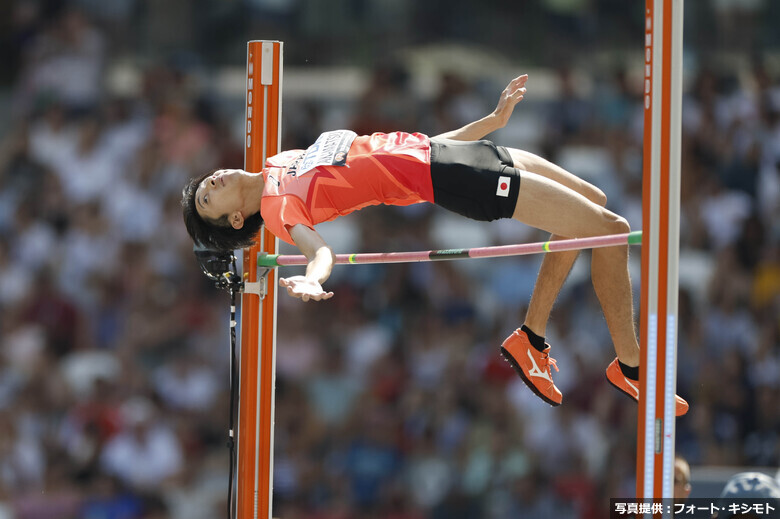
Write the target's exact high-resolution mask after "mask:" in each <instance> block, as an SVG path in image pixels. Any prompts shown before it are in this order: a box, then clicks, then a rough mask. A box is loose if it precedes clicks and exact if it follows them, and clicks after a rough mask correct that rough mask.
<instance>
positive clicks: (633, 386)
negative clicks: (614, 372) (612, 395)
mask: <svg viewBox="0 0 780 519" xmlns="http://www.w3.org/2000/svg"><path fill="white" fill-rule="evenodd" d="M623 378H625V377H623ZM625 379H626V384H628V387H630V388H631V389H633V390H634V393H635V394H634V398H636V399H637V400H639V388H638V387H636V386H635V385H634V384H632V383H631V382H629V380H628V379H627V378H625Z"/></svg>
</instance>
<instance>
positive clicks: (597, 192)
mask: <svg viewBox="0 0 780 519" xmlns="http://www.w3.org/2000/svg"><path fill="white" fill-rule="evenodd" d="M588 198H589V199H590V201H591V202H593V203H594V204H596V205H600V206H601V207H605V206H606V205H607V195H605V194H604V191H602V190H601V189H599V188H597V187H595V186H594V187H593V190H592V191H591V193H589V195H588Z"/></svg>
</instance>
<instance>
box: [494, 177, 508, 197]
mask: <svg viewBox="0 0 780 519" xmlns="http://www.w3.org/2000/svg"><path fill="white" fill-rule="evenodd" d="M511 180H512V177H498V188H497V189H496V196H503V197H508V196H509V185H510V183H511Z"/></svg>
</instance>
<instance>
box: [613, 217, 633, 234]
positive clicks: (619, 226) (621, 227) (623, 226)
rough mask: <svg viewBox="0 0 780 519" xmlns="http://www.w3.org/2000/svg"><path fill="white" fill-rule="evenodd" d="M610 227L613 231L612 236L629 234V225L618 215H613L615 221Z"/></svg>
mask: <svg viewBox="0 0 780 519" xmlns="http://www.w3.org/2000/svg"><path fill="white" fill-rule="evenodd" d="M612 227H613V229H614V230H613V233H614V234H624V233H629V232H631V225H629V223H628V220H626V219H625V218H623V217H622V216H619V215H615V221H614V222H613V224H612Z"/></svg>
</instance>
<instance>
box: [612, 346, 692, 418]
mask: <svg viewBox="0 0 780 519" xmlns="http://www.w3.org/2000/svg"><path fill="white" fill-rule="evenodd" d="M607 380H609V383H610V384H612V385H613V386H615V387H616V388H617V389H619V390H620V391H622V392H623V393H625V394H627V395H628V396H630V397H631V398H633V399H634V400H636V401H637V402H638V401H639V382H637V381H636V380H631V379H630V378H628V377H626V376H625V375H624V374H623V372H622V371H620V365H619V364H618V360H617V358H616V359H615V360H613V361H612V363H611V364H610V365H609V366H607ZM674 398H675V400H676V409H675V414H676V415H677V416H682V415H684V414H685V413H687V412H688V402H686V401H685V399H683V398H680V397H679V396H678V395H674Z"/></svg>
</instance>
